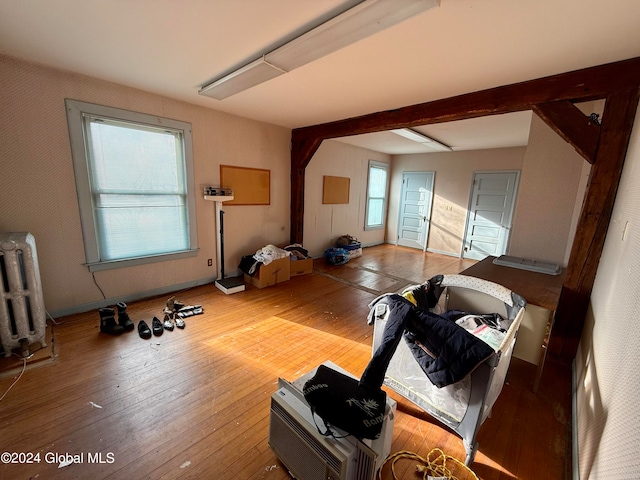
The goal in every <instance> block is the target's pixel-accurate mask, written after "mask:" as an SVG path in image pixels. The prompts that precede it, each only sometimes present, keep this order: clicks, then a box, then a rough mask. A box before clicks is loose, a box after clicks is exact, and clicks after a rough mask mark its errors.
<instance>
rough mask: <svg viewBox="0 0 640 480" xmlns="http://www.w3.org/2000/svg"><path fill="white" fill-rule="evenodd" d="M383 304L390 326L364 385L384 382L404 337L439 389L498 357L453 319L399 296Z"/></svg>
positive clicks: (385, 299)
mask: <svg viewBox="0 0 640 480" xmlns="http://www.w3.org/2000/svg"><path fill="white" fill-rule="evenodd" d="M381 303H382V304H386V305H387V307H388V309H389V315H388V317H387V324H386V327H385V330H384V332H383V339H382V342H381V344H380V347H379V348H378V349H377V350H376V352H375V353H374V354H373V357H372V359H371V361H370V362H369V365H368V366H367V369H366V370H365V372H364V374H363V375H362V382H365V383H367V384H369V385H376V384H377V383H378V382H380V383H382V381H383V380H384V375H385V372H386V370H387V367H388V365H389V362H390V360H391V357H392V356H393V354H394V353H395V350H396V348H397V346H398V343H399V341H400V338H401V337H403V338H404V339H405V341H406V342H407V345H408V346H409V348H410V350H411V351H412V353H413V355H414V357H415V358H416V361H417V362H418V363H419V364H420V367H421V368H422V370H423V371H424V372H425V374H426V375H427V377H428V378H429V380H430V381H431V383H433V384H434V385H436V386H437V387H444V386H446V385H451V384H453V383H456V382H459V381H460V380H462V379H464V378H465V377H466V376H467V375H468V374H469V373H471V372H472V371H473V370H474V369H475V368H476V367H477V366H478V365H479V364H480V363H482V362H483V361H484V360H486V359H487V358H489V357H490V356H491V355H493V354H495V352H494V350H493V349H492V348H491V347H490V346H489V345H488V344H486V343H485V342H483V341H482V340H480V339H479V338H477V337H476V336H474V335H473V334H471V333H470V332H468V331H466V330H465V329H464V328H462V327H460V326H459V325H456V324H455V322H453V321H452V320H450V319H447V318H444V317H441V316H439V315H436V314H435V313H431V312H430V311H428V310H425V309H422V308H418V307H416V306H415V305H413V304H412V303H411V302H410V301H409V300H407V299H406V298H404V297H401V296H400V295H395V294H394V295H387V296H384V297H381V298H380V299H379V300H378V303H377V304H376V305H378V304H381ZM376 305H373V308H376Z"/></svg>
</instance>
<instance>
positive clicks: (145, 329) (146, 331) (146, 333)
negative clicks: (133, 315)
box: [138, 320, 151, 340]
mask: <svg viewBox="0 0 640 480" xmlns="http://www.w3.org/2000/svg"><path fill="white" fill-rule="evenodd" d="M138 334H139V335H140V338H144V339H145V340H146V339H149V338H151V329H150V328H149V325H147V322H145V321H144V320H140V321H139V322H138Z"/></svg>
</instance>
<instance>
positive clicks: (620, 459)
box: [574, 109, 640, 479]
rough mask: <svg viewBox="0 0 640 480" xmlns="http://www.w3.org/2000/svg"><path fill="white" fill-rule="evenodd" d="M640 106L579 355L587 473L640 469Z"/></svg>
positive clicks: (581, 447) (582, 460)
mask: <svg viewBox="0 0 640 480" xmlns="http://www.w3.org/2000/svg"><path fill="white" fill-rule="evenodd" d="M639 292H640V109H638V112H637V114H636V121H635V126H634V130H633V133H632V137H631V142H630V145H629V150H628V152H627V157H626V161H625V165H624V170H623V172H622V179H621V182H620V185H619V188H618V193H617V196H616V201H615V205H614V209H613V214H612V217H611V221H610V223H609V230H608V232H607V238H606V241H605V245H604V251H603V253H602V257H601V258H600V263H599V266H598V272H597V275H596V279H595V284H594V287H593V292H592V294H591V303H590V309H589V312H588V314H587V321H586V323H585V327H584V331H583V334H582V339H581V342H580V347H579V350H578V354H577V356H576V360H575V367H576V379H577V388H576V394H577V420H578V421H577V425H574V428H577V433H578V451H579V467H580V478H583V479H588V478H592V479H596V478H638V472H640V456H638V445H639V444H640V414H639V413H638V385H640V358H639V357H638V352H640V328H639V327H638V312H640V295H639Z"/></svg>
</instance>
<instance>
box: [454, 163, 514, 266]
mask: <svg viewBox="0 0 640 480" xmlns="http://www.w3.org/2000/svg"><path fill="white" fill-rule="evenodd" d="M519 176H520V175H519V172H514V171H511V172H491V173H475V174H474V176H473V186H472V192H471V202H470V205H469V212H468V215H467V228H466V234H465V240H464V251H463V253H462V256H463V258H471V259H475V260H482V259H483V258H485V257H487V256H488V255H493V256H496V257H499V256H500V255H504V254H505V253H506V249H507V242H508V241H509V233H510V231H511V220H512V218H513V206H514V202H515V198H516V189H517V188H518V179H519Z"/></svg>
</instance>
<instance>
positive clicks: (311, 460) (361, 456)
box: [269, 362, 396, 480]
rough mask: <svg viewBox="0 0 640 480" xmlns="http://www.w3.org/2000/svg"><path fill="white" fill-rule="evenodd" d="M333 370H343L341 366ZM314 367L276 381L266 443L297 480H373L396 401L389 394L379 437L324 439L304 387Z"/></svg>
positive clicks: (384, 449)
mask: <svg viewBox="0 0 640 480" xmlns="http://www.w3.org/2000/svg"><path fill="white" fill-rule="evenodd" d="M325 364H326V365H328V366H331V368H334V369H336V370H340V371H342V372H343V373H347V372H345V371H344V370H342V369H340V368H339V367H337V366H335V365H334V364H331V362H326V363H325ZM314 373H315V370H314V371H312V372H309V373H308V374H306V375H304V376H303V377H301V378H300V379H298V380H296V381H295V382H293V383H290V382H288V381H287V380H284V379H282V378H280V379H278V390H277V391H276V392H275V393H274V394H273V395H272V396H271V414H270V422H269V446H270V447H271V449H272V450H273V451H274V452H275V454H276V455H277V456H278V458H279V459H280V461H281V462H282V463H283V464H284V465H285V467H286V468H287V469H288V470H289V473H290V474H291V475H292V476H293V477H294V478H296V479H298V480H374V479H375V475H376V472H377V471H378V469H379V468H380V467H381V466H382V464H383V463H384V461H385V459H386V458H387V456H388V455H389V452H390V450H391V440H392V436H393V423H394V418H395V411H396V402H395V401H394V400H393V399H392V398H389V397H387V405H386V409H385V418H384V423H383V426H382V432H381V434H380V437H379V438H378V439H376V440H364V441H359V440H357V439H356V438H354V437H353V436H350V435H346V433H345V434H344V435H345V436H344V437H342V438H333V437H325V436H323V435H321V434H320V433H319V432H318V428H317V427H316V424H315V420H314V418H313V415H312V413H311V409H310V408H309V405H308V404H307V402H306V401H305V399H304V395H303V394H302V386H303V385H304V383H305V382H306V380H307V379H308V378H311V377H312V376H313V374H314Z"/></svg>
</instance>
